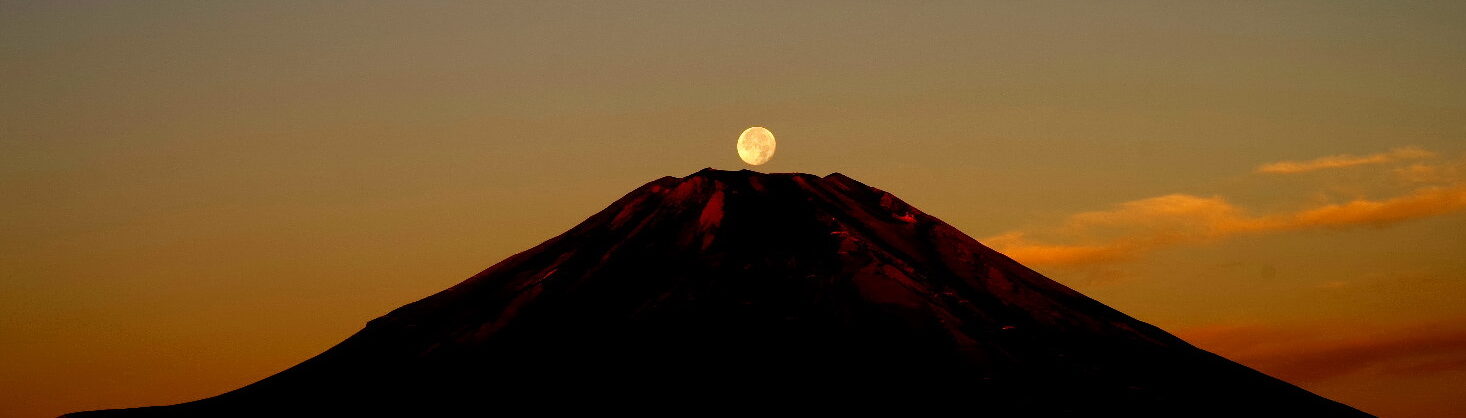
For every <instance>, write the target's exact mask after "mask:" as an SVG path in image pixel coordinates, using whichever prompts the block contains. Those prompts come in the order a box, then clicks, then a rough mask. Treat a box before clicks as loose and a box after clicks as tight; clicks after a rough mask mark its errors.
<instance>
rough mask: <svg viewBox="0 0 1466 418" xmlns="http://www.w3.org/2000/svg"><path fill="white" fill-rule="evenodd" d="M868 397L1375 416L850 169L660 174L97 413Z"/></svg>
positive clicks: (997, 411) (501, 408)
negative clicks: (274, 357)
mask: <svg viewBox="0 0 1466 418" xmlns="http://www.w3.org/2000/svg"><path fill="white" fill-rule="evenodd" d="M870 402H883V403H886V402H896V403H901V402H907V403H911V404H917V405H925V406H932V405H940V406H941V407H943V408H947V407H953V408H960V409H956V410H954V411H953V412H959V413H967V414H973V415H980V416H1012V415H1021V416H1055V415H1060V416H1062V415H1072V416H1309V417H1326V416H1351V417H1352V416H1368V415H1367V414H1364V413H1362V412H1359V411H1357V410H1354V409H1352V408H1349V407H1347V406H1344V405H1342V404H1339V403H1335V402H1333V401H1330V400H1327V399H1324V398H1322V397H1319V396H1316V395H1314V394H1312V393H1309V392H1307V391H1305V390H1303V389H1300V388H1297V387H1295V386H1293V385H1290V384H1288V383H1285V382H1282V381H1280V380H1277V379H1274V378H1272V377H1269V376H1266V375H1263V374H1261V373H1258V372H1256V371H1253V370H1251V369H1249V368H1247V367H1244V366H1241V365H1239V364H1237V363H1234V362H1231V361H1229V360H1226V359H1223V358H1221V357H1218V356H1216V355H1213V354H1211V353H1208V352H1205V351H1203V350H1200V349H1197V348H1195V347H1193V346H1191V345H1189V344H1187V343H1186V342H1184V341H1182V340H1180V339H1178V338H1176V337H1174V336H1171V335H1170V334H1167V333H1166V332H1164V331H1162V330H1160V329H1158V328H1156V327H1153V326H1151V325H1149V324H1146V323H1144V322H1141V321H1138V320H1136V319H1134V318H1131V317H1129V316H1126V315H1125V314H1123V313H1120V312H1118V311H1116V310H1114V309H1111V308H1109V307H1107V306H1105V305H1103V304H1101V303H1099V302H1097V301H1095V300H1093V299H1090V298H1088V297H1085V296H1084V295H1082V294H1080V293H1078V292H1076V291H1074V290H1072V289H1069V288H1067V287H1065V286H1063V285H1061V284H1059V283H1057V282H1054V281H1052V280H1049V279H1048V278H1045V277H1043V276H1042V275H1040V274H1038V273H1036V272H1034V271H1033V270H1030V269H1028V268H1026V267H1024V266H1022V265H1020V264H1019V263H1017V262H1015V261H1013V260H1011V259H1009V258H1008V257H1005V256H1003V255H1002V254H999V253H998V252H996V251H993V250H991V249H989V248H987V247H985V246H983V245H982V244H980V243H978V242H977V241H976V240H973V239H972V238H971V237H968V236H967V235H965V234H963V233H962V232H961V231H958V230H957V229H956V228H953V227H952V226H951V225H947V224H946V223H944V222H942V221H941V220H938V219H936V218H934V217H932V216H930V215H927V214H925V213H922V212H921V211H920V210H917V209H916V208H914V207H912V206H911V205H908V204H906V203H905V202H903V201H901V200H900V199H898V198H896V197H895V196H893V195H891V194H890V193H886V192H884V191H881V190H879V189H876V188H872V187H869V186H866V185H865V184H862V183H860V182H858V181H855V180H853V179H851V178H849V177H846V176H844V175H841V174H838V173H837V174H831V175H828V176H825V177H818V176H814V175H809V174H762V173H755V172H751V171H746V170H745V171H736V172H735V171H719V170H712V169H706V170H702V171H699V172H697V173H694V174H692V175H689V176H687V177H682V178H676V177H664V178H661V179H658V180H655V181H652V182H650V183H647V184H646V185H644V186H641V187H640V188H637V189H636V190H633V191H632V192H631V193H629V194H627V195H626V196H625V197H622V198H621V199H620V200H617V201H616V202H615V203H612V204H611V206H609V207H607V208H606V209H605V210H602V211H601V212H600V213H597V214H595V215H594V216H591V217H590V218H589V219H587V220H586V221H584V222H582V223H581V224H579V225H577V226H575V227H574V228H572V229H570V230H569V231H567V232H565V233H564V234H561V235H560V236H558V237H555V238H552V239H550V240H549V241H546V242H544V243H542V244H540V245H538V246H535V247H534V248H530V249H529V250H526V251H524V252H522V253H519V254H517V255H514V256H512V257H509V258H507V259H505V260H503V261H501V262H499V263H498V264H496V265H494V266H493V267H490V268H489V269H487V270H484V271H483V272H481V273H479V274H477V275H474V276H473V277H470V278H469V279H467V280H465V281H463V282H462V283H459V284H458V285H455V286H453V287H451V288H449V289H447V290H444V291H442V292H439V293H437V294H435V295H432V296H429V297H427V298H425V299H423V300H420V301H417V302H414V303H412V304H409V305H406V306H403V307H401V308H398V309H397V310H394V311H392V312H391V313H388V314H387V315H386V316H383V317H381V318H378V319H376V320H373V321H371V322H369V323H367V325H366V328H365V329H363V330H361V331H360V332H358V333H357V334H356V335H353V336H351V337H350V338H348V339H347V340H346V341H343V342H342V343H340V344H339V345H337V346H335V347H333V348H331V349H329V350H327V351H326V352H324V353H322V354H320V355H318V356H316V357H315V358H312V359H310V360H307V361H306V362H304V363H301V364H299V365H296V366H294V367H291V368H290V369H287V370H285V371H283V372H281V373H279V374H276V375H274V376H271V377H269V378H266V379H264V380H261V381H259V382H256V383H254V384H251V385H248V386H245V387H243V388H241V389H238V390H235V391H232V392H228V393H225V394H223V395H219V396H216V397H212V398H208V399H203V400H199V401H194V402H189V403H184V404H179V405H173V406H163V407H150V408H138V409H127V410H111V411H96V412H88V413H78V414H75V416H88V417H90V416H231V415H232V416H256V415H307V414H317V415H341V414H357V415H380V414H399V415H436V414H444V415H449V414H451V415H488V414H496V413H513V412H515V411H524V410H526V408H540V409H539V410H543V409H546V408H548V409H558V410H563V409H574V410H581V411H597V412H598V413H601V412H604V411H607V410H621V411H633V412H653V411H662V412H664V413H665V412H669V410H668V409H666V408H669V407H674V406H675V407H676V408H677V409H676V410H675V411H670V412H675V413H678V414H695V415H701V414H703V413H705V412H716V411H718V410H719V409H721V408H724V407H726V406H729V405H737V406H741V407H750V406H752V407H767V408H775V407H783V406H788V405H799V406H805V407H811V406H812V407H819V408H825V409H856V408H859V406H860V405H864V404H868V403H870ZM686 408H694V409H686ZM678 411H680V412H678Z"/></svg>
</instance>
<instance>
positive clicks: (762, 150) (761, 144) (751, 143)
mask: <svg viewBox="0 0 1466 418" xmlns="http://www.w3.org/2000/svg"><path fill="white" fill-rule="evenodd" d="M738 158H742V159H743V162H745V163H748V164H749V165H761V164H763V163H766V162H769V159H770V158H774V133H773V132H769V130H768V129H764V127H762V126H755V127H752V128H748V129H744V130H743V134H741V135H738Z"/></svg>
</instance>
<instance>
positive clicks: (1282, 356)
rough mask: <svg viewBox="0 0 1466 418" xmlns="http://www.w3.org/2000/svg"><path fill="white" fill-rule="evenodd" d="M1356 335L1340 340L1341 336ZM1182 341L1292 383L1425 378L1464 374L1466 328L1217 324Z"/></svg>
mask: <svg viewBox="0 0 1466 418" xmlns="http://www.w3.org/2000/svg"><path fill="white" fill-rule="evenodd" d="M1340 331H1343V332H1346V333H1347V332H1353V334H1352V335H1347V334H1346V335H1343V336H1339V335H1338V333H1339V332H1340ZM1176 335H1177V336H1178V337H1181V338H1182V339H1185V340H1186V341H1187V342H1190V343H1192V344H1193V345H1196V346H1197V347H1201V348H1203V349H1206V350H1208V351H1211V352H1214V353H1217V354H1219V355H1221V356H1223V357H1227V358H1229V359H1232V360H1235V361H1237V362H1240V363H1242V364H1245V365H1248V366H1250V367H1253V368H1256V369H1258V370H1260V371H1262V372H1264V373H1267V374H1270V375H1273V376H1277V377H1278V378H1281V379H1283V380H1287V381H1289V382H1294V383H1307V382H1314V381H1320V380H1325V379H1330V378H1334V377H1338V376H1343V375H1348V374H1353V373H1367V374H1371V375H1392V376H1425V375H1430V374H1435V373H1444V372H1452V371H1461V370H1466V327H1463V326H1461V325H1460V324H1449V323H1441V324H1427V325H1417V326H1413V327H1405V328H1403V329H1398V330H1386V331H1377V332H1369V333H1362V332H1359V331H1357V328H1355V331H1350V330H1332V332H1329V331H1326V330H1321V329H1319V328H1305V327H1276V326H1261V325H1217V326H1209V327H1201V328H1192V329H1182V330H1179V331H1177V332H1176Z"/></svg>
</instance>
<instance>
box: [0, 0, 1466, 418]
mask: <svg viewBox="0 0 1466 418" xmlns="http://www.w3.org/2000/svg"><path fill="white" fill-rule="evenodd" d="M1463 21H1466V3H1461V2H1458V1H1439V2H1416V1H1394V2H1362V1H1292V2H1186V3H1183V2H1163V1H1156V2H1133V1H1116V2H1044V1H1038V2H991V3H987V2H981V3H980V2H923V3H915V4H913V2H891V3H883V2H847V1H831V2H760V1H741V2H727V3H713V2H515V3H489V2H473V4H461V3H457V2H451V3H450V2H433V1H418V2H349V3H346V2H311V1H306V2H301V1H279V2H273V1H255V2H222V1H220V2H208V1H191V2H182V1H179V2H159V1H128V2H104V1H74V2H71V1H69V2H20V1H11V0H0V196H3V198H0V359H5V360H4V361H0V416H7V417H8V416H16V417H29V416H54V415H57V414H60V413H64V412H69V411H76V410H85V409H96V408H109V407H131V406H143V405H155V404H167V403H176V402H182V401H188V400H193V399H198V398H202V397H206V396H211V395H214V394H218V393H221V392H225V391H228V390H231V389H234V388H238V387H240V386H243V385H245V384H248V383H251V382H253V381H255V380H258V379H260V378H263V377H266V376H269V375H271V374H273V373H275V372H278V371H280V370H283V369H285V368H286V367H289V366H291V365H294V364H296V363H298V362H300V361H303V360H305V359H307V358H310V357H311V356H314V355H315V354H318V353H320V352H321V351H323V350H325V349H326V348H328V347H330V346H331V345H333V344H335V343H336V342H339V341H340V340H342V339H344V338H345V337H347V336H349V335H351V334H352V333H354V332H355V331H357V330H359V329H360V328H361V327H362V326H363V325H364V324H365V323H366V321H368V320H370V319H372V318H375V317H377V316H380V315H383V314H385V313H386V312H388V311H390V310H391V309H393V308H395V307H397V306H400V305H403V304H406V303H410V302H412V301H415V300H417V299H420V298H422V297H425V296H427V295H429V294H432V293H433V292H436V291H438V290H441V289H443V288H446V287H448V286H451V285H452V284H454V283H457V282H458V281H461V280H462V279H464V278H467V277H468V276H470V275H472V274H474V273H476V272H478V271H480V270H482V269H483V268H486V267H488V266H489V265H492V264H493V263H495V262H497V261H499V260H501V259H503V258H504V257H507V256H509V255H511V254H514V253H516V252H518V251H521V250H524V249H527V248H529V247H531V246H533V245H535V244H538V243H539V242H541V241H543V240H545V239H548V238H550V237H552V236H554V235H556V234H558V233H560V232H563V231H564V230H566V229H569V228H570V227H571V226H573V225H575V224H576V223H578V222H580V221H581V220H584V219H585V218H586V217H588V216H590V215H591V214H593V213H595V212H596V211H598V210H600V209H602V208H604V207H605V206H606V205H608V204H610V202H611V201H613V200H614V199H616V198H618V197H620V196H621V195H623V194H625V193H627V192H628V191H630V190H632V189H633V188H635V187H637V186H640V185H641V184H643V183H645V182H648V181H651V180H653V179H656V178H659V177H662V176H667V175H673V176H683V175H687V174H690V173H692V172H694V171H696V170H698V169H701V168H703V167H714V168H721V169H741V168H746V166H745V165H743V164H742V163H741V162H740V161H739V159H738V156H737V153H736V152H735V148H734V143H735V141H736V138H737V136H738V134H739V133H740V132H741V131H742V130H743V129H745V128H747V127H750V126H764V127H767V128H769V129H770V130H771V131H773V132H774V134H775V135H776V136H777V137H778V140H779V144H778V151H777V154H776V155H775V156H774V158H773V160H772V161H770V162H769V163H768V164H766V165H763V166H759V167H758V169H759V170H761V171H766V172H808V173H813V174H818V175H824V174H828V173H831V172H841V173H845V174H847V175H849V176H851V177H853V178H855V179H858V180H860V181H862V182H865V183H867V184H870V185H872V186H875V187H879V188H882V189H884V190H887V191H890V192H892V193H894V194H895V195H897V196H900V197H901V198H903V199H904V200H906V201H908V202H909V203H912V204H913V205H915V206H917V207H918V208H921V209H922V210H923V211H925V212H927V213H930V214H932V215H934V216H937V217H939V218H941V219H943V220H945V221H947V222H948V223H951V224H952V225H954V226H956V227H957V228H959V229H961V230H963V231H964V232H966V233H968V234H969V235H972V236H973V237H975V238H977V239H979V240H980V241H982V242H984V243H986V244H988V245H990V246H992V247H994V248H996V249H998V250H1000V251H1003V252H1004V253H1006V254H1009V255H1010V256H1012V257H1014V258H1015V259H1018V260H1019V261H1022V262H1024V263H1025V264H1028V265H1029V266H1031V267H1033V268H1035V269H1036V270H1038V271H1040V272H1042V273H1044V274H1045V275H1048V276H1049V277H1051V278H1053V279H1055V280H1058V281H1060V282H1062V283H1064V284H1066V285H1069V286H1071V287H1074V288H1076V289H1078V290H1080V291H1081V292H1083V293H1085V294H1087V295H1090V296H1091V297H1094V298H1096V299H1098V300H1100V301H1101V302H1104V303H1106V304H1108V305H1110V306H1112V307H1115V308H1117V309H1119V310H1121V311H1123V312H1126V313H1128V314H1130V315H1132V316H1134V317H1136V318H1138V319H1141V320H1143V321H1146V322H1149V323H1151V324H1154V325H1157V326H1159V327H1161V328H1163V329H1166V330H1168V331H1170V332H1172V333H1174V334H1176V335H1178V336H1180V337H1182V338H1184V339H1186V340H1188V341H1190V342H1192V343H1193V344H1196V345H1198V346H1200V347H1202V348H1205V349H1208V350H1211V351H1213V352H1216V353H1218V354H1221V355H1223V356H1226V357H1228V358H1232V359H1234V360H1237V361H1239V362H1241V363H1243V364H1246V365H1248V366H1251V367H1254V368H1257V369H1258V370H1261V371H1263V372H1266V373H1269V374H1272V375H1274V376H1277V377H1279V378H1282V379H1285V380H1287V381H1289V382H1292V383H1294V384H1297V385H1300V386H1302V387H1304V388H1306V389H1308V390H1311V391H1313V392H1315V393H1318V394H1321V395H1323V396H1326V397H1329V398H1331V399H1335V400H1338V401H1341V402H1344V403H1347V404H1349V405H1351V406H1355V407H1357V408H1360V409H1362V410H1364V411H1366V412H1370V413H1374V414H1377V415H1380V416H1387V417H1444V416H1466V400H1463V399H1462V398H1461V397H1460V394H1461V393H1463V392H1466V304H1462V303H1460V301H1461V300H1463V299H1466V257H1462V254H1466V71H1462V69H1463V68H1466V25H1462V24H1461V22H1463Z"/></svg>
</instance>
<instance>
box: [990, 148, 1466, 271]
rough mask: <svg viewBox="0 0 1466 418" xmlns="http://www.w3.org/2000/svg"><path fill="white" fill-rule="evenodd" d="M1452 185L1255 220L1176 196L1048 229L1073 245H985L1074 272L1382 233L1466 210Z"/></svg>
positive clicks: (1225, 205)
mask: <svg viewBox="0 0 1466 418" xmlns="http://www.w3.org/2000/svg"><path fill="white" fill-rule="evenodd" d="M1415 171H1430V172H1432V173H1434V174H1439V173H1445V172H1450V173H1455V172H1456V171H1451V170H1441V169H1418V170H1415ZM1449 180H1452V181H1454V182H1452V183H1447V184H1443V185H1427V186H1425V187H1416V188H1414V189H1412V190H1408V191H1407V192H1405V193H1402V194H1400V195H1396V196H1393V197H1389V198H1384V199H1377V200H1375V199H1362V198H1361V199H1355V200H1351V201H1348V202H1343V203H1330V204H1319V205H1314V206H1311V207H1305V208H1303V209H1299V210H1295V211H1288V212H1280V213H1271V214H1253V212H1252V211H1249V210H1247V209H1245V208H1242V207H1239V206H1237V205H1235V204H1233V203H1231V202H1230V201H1228V200H1227V199H1225V198H1223V197H1220V196H1196V195H1190V194H1170V195H1165V196H1158V197H1152V198H1146V199H1140V200H1134V201H1130V202H1125V203H1121V204H1119V205H1116V206H1115V207H1113V208H1111V209H1108V210H1102V211H1092V212H1083V213H1078V214H1074V215H1071V216H1069V217H1068V219H1066V220H1065V221H1064V222H1063V223H1062V224H1061V225H1060V226H1059V227H1057V228H1050V229H1048V230H1044V231H1043V232H1047V234H1045V235H1048V236H1054V237H1066V238H1067V240H1069V241H1071V243H1052V242H1044V241H1040V240H1035V239H1033V238H1031V237H1030V234H1028V233H1026V232H1022V231H1014V232H1009V233H1005V234H1002V235H998V236H993V237H989V238H986V239H984V240H983V242H985V243H987V244H988V245H990V246H992V247H994V248H995V249H997V250H998V251H1000V252H1002V253H1004V254H1007V255H1008V256H1009V257H1013V258H1014V259H1016V260H1018V261H1021V262H1023V263H1026V264H1030V265H1045V266H1074V265H1085V264H1100V263H1108V262H1114V261H1122V260H1127V259H1131V258H1134V257H1137V256H1140V255H1142V254H1145V253H1147V252H1150V251H1153V250H1156V249H1160V248H1165V247H1171V246H1177V245H1186V244H1196V243H1204V242H1212V241H1218V240H1223V239H1228V238H1232V237H1236V236H1241V235H1249V234H1267V233H1277V232H1285V231H1300V230H1310V229H1347V228H1357V227H1381V226H1387V225H1391V224H1396V223H1400V222H1405V221H1409V220H1413V219H1420V218H1427V217H1432V216H1439V215H1444V214H1449V213H1454V212H1459V211H1463V210H1466V179H1459V178H1452V179H1449Z"/></svg>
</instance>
